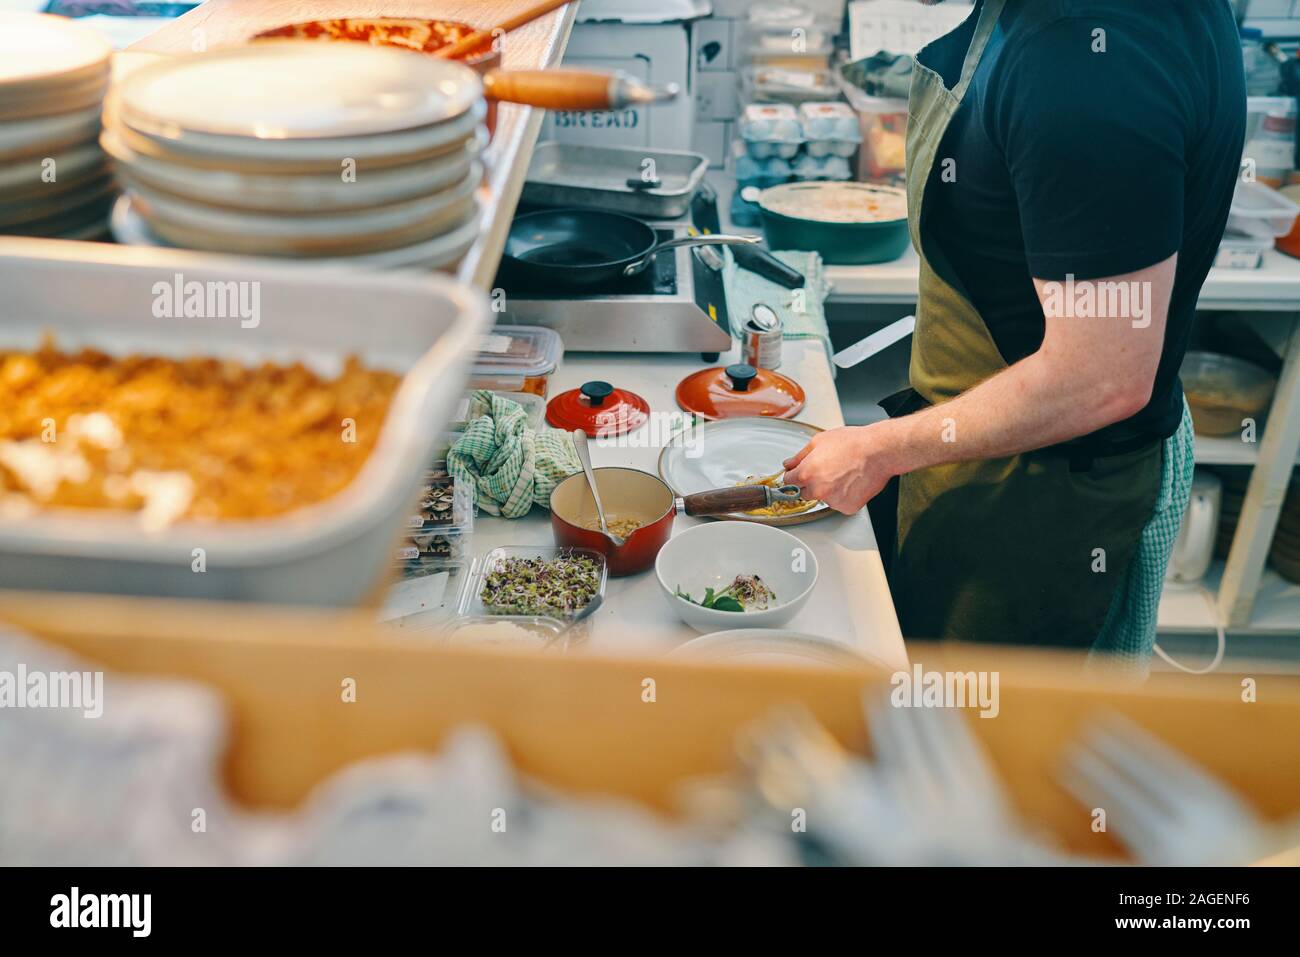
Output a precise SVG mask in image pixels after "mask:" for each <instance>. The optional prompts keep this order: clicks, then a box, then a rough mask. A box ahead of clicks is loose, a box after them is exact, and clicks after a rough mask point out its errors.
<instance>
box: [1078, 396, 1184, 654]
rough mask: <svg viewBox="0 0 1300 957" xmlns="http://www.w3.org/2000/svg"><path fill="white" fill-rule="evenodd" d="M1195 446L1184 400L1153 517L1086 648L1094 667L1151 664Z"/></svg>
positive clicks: (1166, 453)
mask: <svg viewBox="0 0 1300 957" xmlns="http://www.w3.org/2000/svg"><path fill="white" fill-rule="evenodd" d="M1195 444H1196V443H1195V440H1194V438H1193V436H1192V413H1191V410H1190V409H1188V408H1187V399H1186V398H1184V399H1183V421H1182V423H1181V424H1180V425H1179V426H1178V431H1177V432H1175V433H1174V434H1173V435H1171V436H1170V437H1169V438H1167V439H1165V447H1164V455H1163V457H1162V472H1161V476H1160V493H1159V494H1158V495H1157V496H1156V508H1155V512H1154V513H1153V514H1152V515H1151V520H1150V521H1149V522H1147V524H1146V527H1145V528H1144V529H1142V537H1141V539H1140V540H1139V541H1138V548H1137V554H1135V555H1134V556H1133V561H1132V563H1131V564H1130V565H1129V569H1128V572H1127V574H1125V576H1124V580H1123V581H1122V582H1120V586H1119V589H1118V590H1117V591H1116V592H1115V597H1114V598H1113V599H1112V600H1111V603H1110V611H1109V612H1108V613H1107V615H1106V623H1105V624H1104V625H1103V626H1102V629H1101V634H1100V635H1099V636H1098V638H1097V640H1096V641H1095V642H1093V645H1092V652H1091V656H1090V657H1091V658H1092V659H1093V660H1094V661H1096V662H1097V663H1099V664H1103V665H1105V666H1108V667H1111V668H1118V669H1119V670H1121V671H1125V672H1132V673H1136V674H1141V675H1145V674H1146V672H1147V668H1148V667H1149V666H1150V664H1151V650H1152V648H1153V647H1154V646H1155V643H1156V615H1157V612H1158V610H1159V607H1160V593H1161V591H1162V590H1163V589H1164V584H1165V569H1166V568H1167V567H1168V565H1169V556H1170V555H1171V554H1172V553H1173V550H1174V541H1175V540H1176V539H1177V538H1178V529H1179V526H1181V525H1182V521H1183V512H1184V511H1186V510H1187V502H1188V500H1189V499H1190V498H1191V495H1192V470H1193V460H1192V459H1193V452H1194V450H1195Z"/></svg>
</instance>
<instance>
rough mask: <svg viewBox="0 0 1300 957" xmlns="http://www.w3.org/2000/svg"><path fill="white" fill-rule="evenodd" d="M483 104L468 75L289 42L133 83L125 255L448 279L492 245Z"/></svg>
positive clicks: (210, 57) (107, 125) (365, 49)
mask: <svg viewBox="0 0 1300 957" xmlns="http://www.w3.org/2000/svg"><path fill="white" fill-rule="evenodd" d="M483 114H484V106H483V90H482V85H481V84H480V82H479V79H478V76H477V75H476V74H475V73H474V72H473V71H472V70H470V69H469V68H468V67H465V66H462V65H460V64H458V63H448V62H443V61H441V60H435V59H432V58H430V57H426V56H422V55H420V54H417V53H410V52H405V51H401V50H394V49H389V48H382V47H372V46H366V45H362V44H353V43H338V44H332V43H312V42H306V41H294V40H286V41H276V42H266V43H258V44H256V45H252V46H247V47H235V48H231V49H225V50H219V51H216V52H213V53H205V54H195V55H191V56H181V57H172V58H167V59H165V60H160V61H159V62H157V63H152V64H149V65H147V66H143V67H141V68H139V69H138V70H135V71H134V72H132V73H130V74H129V75H128V76H127V77H126V78H125V79H123V80H122V81H121V82H120V83H119V84H118V85H117V86H116V87H115V88H114V92H113V95H112V96H111V97H110V100H109V103H108V106H107V108H106V110H105V119H104V134H103V137H102V138H101V143H102V144H103V147H104V150H105V151H106V152H107V153H108V154H109V155H110V156H111V157H112V158H113V160H114V166H115V168H116V171H117V175H118V179H119V182H120V183H121V185H122V187H123V189H124V191H125V195H124V196H123V197H122V199H121V200H119V202H118V204H117V206H116V207H115V208H114V210H113V219H112V227H113V233H114V236H115V237H116V238H117V240H118V241H119V242H125V243H133V244H142V245H172V246H182V247H186V248H190V249H203V250H210V251H215V252H226V253H236V254H243V255H261V256H293V257H300V258H314V259H320V260H322V261H325V262H328V263H334V262H341V261H346V262H348V263H354V264H360V265H368V266H372V267H376V268H445V267H448V266H451V265H453V264H454V263H456V262H457V261H458V260H459V259H460V257H461V256H463V255H464V253H465V251H466V250H468V249H469V247H470V246H471V245H472V244H473V242H474V240H475V238H476V237H477V236H478V220H479V216H478V207H477V202H476V199H475V192H476V190H477V187H478V185H479V182H480V180H481V179H482V169H481V167H480V166H479V164H478V162H477V159H476V157H477V155H478V151H479V149H480V146H481V143H482V141H483V137H484V133H483V126H482V121H483Z"/></svg>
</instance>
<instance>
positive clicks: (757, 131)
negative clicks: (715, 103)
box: [736, 103, 803, 160]
mask: <svg viewBox="0 0 1300 957" xmlns="http://www.w3.org/2000/svg"><path fill="white" fill-rule="evenodd" d="M736 129H737V131H738V132H739V134H740V142H742V143H743V144H744V146H745V151H746V152H747V153H748V154H749V155H750V156H751V157H752V158H754V159H756V160H767V159H784V160H788V159H792V158H794V156H795V155H796V154H797V153H798V152H799V147H800V146H801V145H803V132H802V128H801V127H800V125H799V114H797V113H796V112H795V109H794V107H793V106H791V105H790V104H789V103H750V104H748V105H746V106H745V108H744V109H743V110H742V111H741V114H740V117H739V118H738V119H737V120H736Z"/></svg>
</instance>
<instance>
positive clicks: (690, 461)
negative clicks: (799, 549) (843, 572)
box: [659, 416, 831, 525]
mask: <svg viewBox="0 0 1300 957" xmlns="http://www.w3.org/2000/svg"><path fill="white" fill-rule="evenodd" d="M820 431H822V430H821V429H819V428H817V426H815V425H809V424H808V423H806V422H793V421H790V420H788V419H772V418H766V417H759V416H755V417H752V418H739V419H719V420H718V421H716V422H705V423H702V424H700V425H697V426H693V427H692V428H691V429H689V430H688V431H687V432H685V433H681V434H680V435H679V436H678V437H674V438H673V439H671V440H669V442H668V444H667V445H666V446H665V447H664V449H663V451H662V452H660V453H659V477H660V478H661V479H663V480H664V481H665V482H667V483H668V486H669V487H670V488H671V489H672V490H673V492H674V493H675V494H677V495H693V494H695V493H696V492H706V491H708V490H709V489H715V488H730V487H731V486H733V485H737V484H739V483H741V482H743V481H744V480H745V479H746V478H749V477H750V476H763V475H771V474H772V473H774V472H779V471H781V463H782V462H784V461H785V460H786V459H788V458H789V457H790V456H792V455H794V454H795V453H796V452H798V451H799V450H800V449H802V448H803V447H804V446H805V445H807V444H808V441H809V440H810V439H811V438H812V437H813V436H815V435H816V434H817V433H819V432H820ZM829 514H831V509H830V507H829V506H827V505H825V504H823V503H821V502H818V503H817V504H816V505H814V506H813V507H812V508H810V509H808V511H806V512H797V513H796V514H794V515H779V516H776V515H773V516H764V515H746V514H744V513H743V512H732V513H730V514H728V515H725V516H721V517H723V518H728V519H734V520H737V521H744V522H760V523H762V524H764V525H802V524H803V523H805V522H812V521H816V520H817V519H819V518H825V517H826V516H827V515H829Z"/></svg>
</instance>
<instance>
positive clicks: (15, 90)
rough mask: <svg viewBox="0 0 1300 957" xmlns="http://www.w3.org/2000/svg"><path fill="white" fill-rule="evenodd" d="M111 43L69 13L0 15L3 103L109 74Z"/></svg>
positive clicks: (50, 93)
mask: <svg viewBox="0 0 1300 957" xmlns="http://www.w3.org/2000/svg"><path fill="white" fill-rule="evenodd" d="M112 55H113V46H112V44H110V43H109V42H108V40H106V39H105V38H104V37H103V36H101V35H100V34H99V33H98V32H97V31H95V30H92V29H91V28H90V27H87V26H83V25H82V24H79V23H77V22H75V21H73V20H69V19H67V18H66V17H54V16H46V15H44V14H36V13H0V102H4V101H11V100H13V99H15V98H17V97H19V96H28V95H33V94H34V95H37V96H45V95H53V94H55V93H57V92H58V91H59V90H61V89H64V88H67V87H71V86H76V85H77V84H79V83H82V82H83V81H85V80H87V79H92V78H95V77H106V76H107V74H108V69H109V60H110V58H111V57H112Z"/></svg>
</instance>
